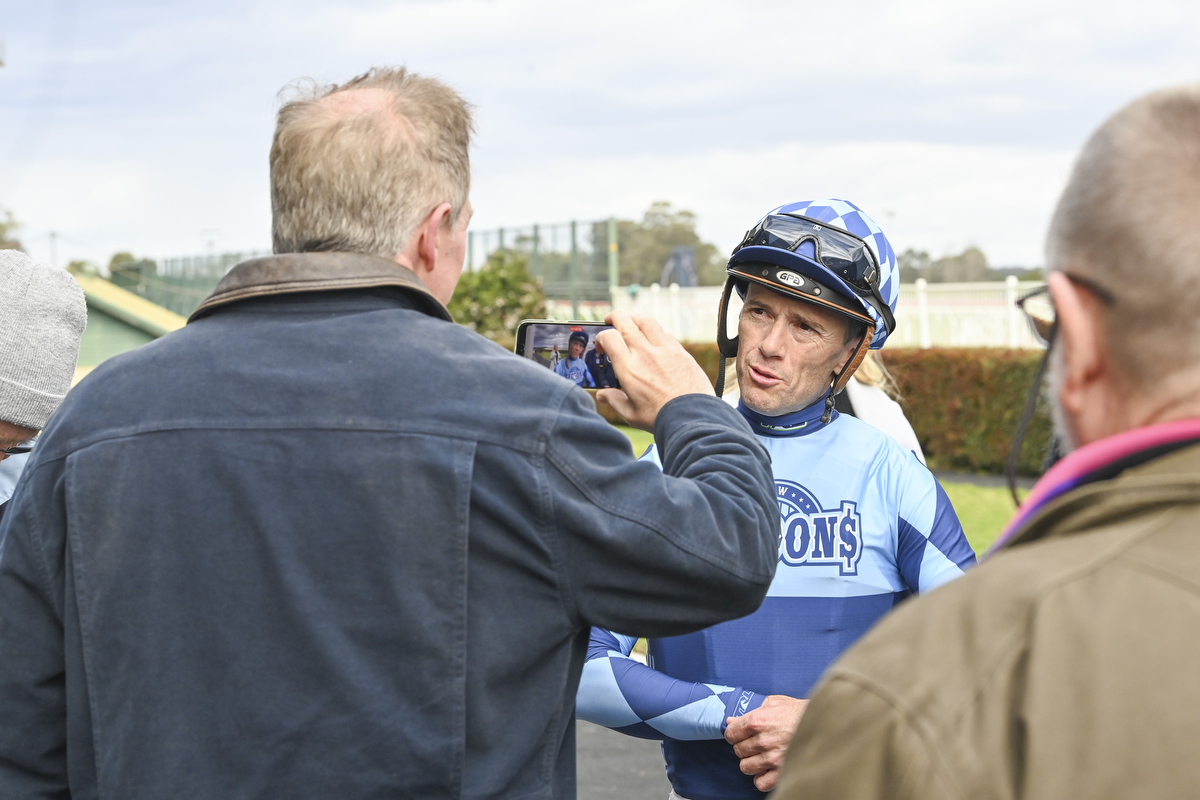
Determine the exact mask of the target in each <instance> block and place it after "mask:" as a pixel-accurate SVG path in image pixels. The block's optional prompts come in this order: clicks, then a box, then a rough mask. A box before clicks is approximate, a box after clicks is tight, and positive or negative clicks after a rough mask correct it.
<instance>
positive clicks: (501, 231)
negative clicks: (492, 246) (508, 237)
mask: <svg viewBox="0 0 1200 800" xmlns="http://www.w3.org/2000/svg"><path fill="white" fill-rule="evenodd" d="M496 249H497V250H503V249H504V228H501V229H500V246H499V247H497V248H496Z"/></svg>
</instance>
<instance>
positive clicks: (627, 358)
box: [596, 311, 715, 431]
mask: <svg viewBox="0 0 1200 800" xmlns="http://www.w3.org/2000/svg"><path fill="white" fill-rule="evenodd" d="M604 321H605V322H606V323H608V324H609V325H612V326H613V328H614V330H606V331H602V332H601V333H599V334H597V336H596V339H597V340H599V341H600V343H601V344H602V345H603V346H604V351H605V352H606V353H608V357H609V359H611V361H612V365H613V370H614V371H615V372H616V374H617V379H618V381H619V382H620V384H621V388H620V389H601V390H600V391H599V392H598V393H597V396H598V397H599V398H600V402H602V403H607V404H608V405H610V406H612V407H613V409H614V410H615V411H616V412H617V413H618V414H620V415H621V416H622V417H624V418H625V419H626V420H627V421H628V422H629V424H630V425H632V426H634V427H635V428H641V429H642V430H646V431H653V430H654V421H655V420H656V419H657V418H658V412H659V411H660V410H662V407H663V406H665V405H666V404H667V403H668V402H669V401H671V400H674V399H675V398H676V397H680V396H682V395H685V394H707V395H709V396H710V397H711V396H713V395H714V394H715V392H713V387H712V384H711V383H710V382H709V380H708V376H707V375H705V374H704V370H703V369H701V368H700V365H699V364H697V363H696V359H694V358H692V357H691V355H690V354H689V353H688V352H687V351H686V350H684V349H683V345H681V344H680V343H679V342H678V341H677V340H676V339H675V338H674V337H672V336H671V335H670V334H668V333H667V332H666V331H664V330H663V327H662V326H661V325H659V324H658V321H657V320H655V319H654V318H653V317H647V316H643V315H640V314H639V315H631V314H628V313H626V312H624V311H613V312H612V313H610V314H609V315H608V316H607V317H605V318H604Z"/></svg>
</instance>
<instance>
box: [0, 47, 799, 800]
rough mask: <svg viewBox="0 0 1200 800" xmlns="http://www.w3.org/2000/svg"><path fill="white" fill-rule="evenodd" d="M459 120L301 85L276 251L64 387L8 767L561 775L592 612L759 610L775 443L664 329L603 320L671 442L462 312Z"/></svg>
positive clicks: (2, 561)
mask: <svg viewBox="0 0 1200 800" xmlns="http://www.w3.org/2000/svg"><path fill="white" fill-rule="evenodd" d="M470 129H471V122H470V116H469V112H468V110H467V106H466V104H465V103H464V102H463V101H462V100H461V98H459V97H458V96H457V95H456V94H454V93H453V92H452V91H450V90H449V89H447V88H446V87H445V86H443V85H442V84H440V83H438V82H436V81H433V80H428V79H423V78H419V77H417V76H415V75H413V74H411V73H407V72H405V71H404V70H377V71H372V72H371V73H368V74H367V75H364V76H362V77H360V78H357V79H355V80H353V81H350V82H349V83H347V84H345V85H343V86H341V87H329V88H326V89H317V90H315V91H312V92H310V93H308V94H307V95H304V96H301V97H299V98H297V99H295V100H293V101H292V102H289V103H287V104H286V105H284V106H283V108H282V109H281V110H280V113H279V124H278V127H277V130H276V134H275V141H274V144H273V147H272V149H271V184H272V208H273V232H274V238H275V251H276V253H277V255H275V256H272V257H268V258H263V259H258V260H254V261H249V262H246V263H243V264H240V265H238V266H237V267H235V268H234V269H233V271H232V272H231V273H230V274H229V275H228V276H227V277H226V278H225V279H224V280H223V281H222V282H221V284H220V285H219V286H218V287H217V289H216V291H215V292H214V293H213V295H212V296H211V297H209V298H208V299H207V300H206V301H205V302H204V303H202V304H201V306H200V307H199V308H198V309H197V310H196V312H195V313H194V314H193V315H192V317H191V320H190V322H189V324H188V325H187V327H186V328H184V329H183V330H181V331H178V332H176V333H173V334H171V335H169V336H166V337H164V338H162V339H160V340H158V341H156V342H153V343H151V344H149V345H146V346H145V347H142V348H139V349H138V350H135V351H133V352H131V353H128V354H125V355H124V356H121V357H118V358H114V359H112V360H110V361H109V362H107V363H105V364H104V365H102V366H101V367H99V368H98V369H97V370H95V372H94V373H93V374H92V375H90V376H89V377H88V378H87V379H86V380H85V381H83V382H82V383H81V384H80V386H79V387H77V389H76V390H75V391H74V392H72V394H71V396H70V397H69V398H68V399H67V402H66V403H65V404H64V406H63V408H62V411H61V413H60V414H58V415H57V416H56V417H55V419H54V420H53V421H52V422H51V424H50V426H49V427H48V428H47V429H46V431H45V433H44V434H43V438H42V441H41V443H40V445H39V447H38V448H37V450H35V451H34V453H33V456H32V458H31V460H30V463H29V465H28V468H27V473H26V475H25V476H24V478H23V491H22V492H20V493H19V494H18V496H17V498H16V499H15V500H14V502H13V504H12V506H13V507H12V508H10V509H9V513H8V514H7V516H6V518H5V520H4V523H3V526H2V527H0V538H2V539H3V544H2V546H0V797H6V798H7V797H14V798H16V797H50V796H54V797H65V796H73V797H120V798H123V799H124V800H138V798H156V799H157V798H164V797H174V798H186V797H197V798H217V797H222V798H233V797H237V798H249V797H271V798H275V797H287V798H290V799H291V800H302V799H303V798H334V797H337V798H342V797H345V798H368V797H413V798H418V797H419V798H433V797H471V798H483V797H522V798H533V797H542V798H549V797H570V796H572V795H573V794H574V784H575V752H574V702H573V699H574V696H575V691H576V687H577V684H578V681H579V673H580V669H581V666H582V663H583V658H584V652H585V649H586V646H587V639H588V631H589V629H590V627H591V626H592V625H600V626H604V627H608V628H615V629H618V630H622V631H630V632H632V633H636V634H641V635H650V636H665V635H671V634H679V633H684V632H687V631H692V630H696V629H699V628H703V627H706V626H708V625H712V624H714V623H716V622H720V621H722V620H726V619H730V618H733V617H736V616H740V615H743V614H747V613H749V612H751V611H753V610H754V609H755V608H757V606H758V605H759V603H760V602H761V600H762V598H763V595H764V593H765V592H766V589H767V586H768V585H769V584H770V581H771V578H772V575H773V572H774V565H775V555H776V537H777V536H778V522H777V521H776V519H775V517H776V514H777V511H776V508H775V499H774V496H773V490H772V484H771V472H770V465H769V463H768V459H767V455H766V453H765V451H764V450H763V449H762V447H761V446H760V445H759V444H757V442H756V441H755V439H754V437H753V435H752V434H751V432H750V429H749V428H748V426H747V425H746V423H745V422H744V421H743V420H742V419H741V418H740V417H739V416H738V414H737V412H735V411H734V410H733V409H731V408H729V407H728V406H726V405H725V404H724V403H722V402H720V401H719V400H717V399H716V398H715V397H713V396H712V390H711V386H710V385H709V384H708V382H707V380H706V379H705V378H704V375H703V373H702V371H701V370H700V368H699V367H698V366H697V365H696V363H695V362H694V361H693V360H691V359H690V358H689V357H688V356H687V355H686V354H685V353H684V351H683V349H682V348H681V347H680V346H679V344H678V343H677V342H674V341H673V340H671V339H670V337H668V336H666V335H665V334H664V333H663V332H662V329H661V328H660V327H658V326H657V325H655V324H654V323H653V322H652V321H649V320H644V319H642V320H638V319H632V318H630V317H628V316H627V315H614V317H613V318H612V319H611V323H612V324H614V325H615V327H616V330H613V331H608V332H605V333H604V334H601V335H602V336H603V337H604V344H605V347H606V349H607V351H608V352H609V353H610V355H611V356H612V358H613V363H614V365H615V367H616V370H617V374H618V377H619V378H620V380H621V385H622V386H623V387H624V391H616V390H607V394H606V397H605V399H606V400H607V401H608V402H610V403H612V404H613V406H614V407H615V408H617V410H619V411H620V412H621V413H623V414H624V415H625V416H626V417H627V418H628V419H630V420H631V421H632V422H634V423H635V424H639V425H642V426H644V427H648V428H653V430H654V432H655V436H656V439H657V442H658V446H659V449H660V451H661V455H662V461H663V471H662V472H660V471H659V470H658V469H657V468H656V467H655V466H654V465H653V464H647V463H639V462H637V461H635V460H634V458H633V454H632V453H631V451H630V447H629V444H628V441H627V440H626V439H625V438H624V437H623V436H622V435H621V434H620V433H619V432H617V431H616V430H615V429H613V428H612V427H610V426H608V425H607V424H606V423H605V422H604V421H603V419H601V418H600V417H599V416H598V415H597V414H596V413H595V410H594V408H593V406H592V400H591V398H589V397H588V395H587V394H586V393H585V392H584V391H582V390H581V389H579V388H578V387H575V386H573V385H571V384H570V383H569V382H568V381H565V380H563V379H562V378H560V377H558V376H556V375H554V374H553V373H552V372H551V371H549V370H546V369H544V368H543V367H540V366H538V365H536V364H534V363H532V362H529V361H526V360H523V359H521V358H518V357H517V356H515V355H512V354H510V353H507V352H505V351H504V350H502V349H501V348H499V347H497V346H495V345H494V344H491V343H489V342H487V341H486V340H484V339H483V338H481V337H480V336H478V335H476V334H474V333H472V332H471V331H469V330H467V329H466V328H464V327H461V326H456V325H454V324H452V322H451V320H450V316H449V314H448V313H447V311H446V309H445V304H446V302H447V301H448V300H449V299H450V296H451V294H452V293H453V291H454V287H455V284H456V283H457V280H458V275H459V273H460V271H461V269H462V265H463V255H464V250H465V240H466V226H467V221H468V219H469V218H470V203H469V201H468V197H467V196H468V188H469V165H468V161H467V146H468V140H469V135H470Z"/></svg>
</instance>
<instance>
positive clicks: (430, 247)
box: [410, 203, 450, 278]
mask: <svg viewBox="0 0 1200 800" xmlns="http://www.w3.org/2000/svg"><path fill="white" fill-rule="evenodd" d="M449 223H450V204H449V203H442V204H441V205H439V206H438V207H437V208H435V209H433V211H430V212H429V216H428V217H426V218H425V221H424V222H422V223H421V225H420V226H419V227H418V228H417V233H416V235H415V236H414V237H413V239H414V240H415V241H414V242H413V244H414V245H415V247H412V248H410V250H413V251H414V252H413V253H412V257H413V272H415V273H417V275H419V276H420V277H421V278H424V277H425V276H426V275H428V274H429V273H430V272H433V270H434V268H435V267H436V266H437V263H438V244H439V236H438V234H439V233H440V231H441V228H442V226H443V225H449Z"/></svg>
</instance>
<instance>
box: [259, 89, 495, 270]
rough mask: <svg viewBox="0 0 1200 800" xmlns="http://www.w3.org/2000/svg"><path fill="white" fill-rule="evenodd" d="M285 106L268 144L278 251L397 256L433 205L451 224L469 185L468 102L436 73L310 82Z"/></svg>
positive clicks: (273, 232)
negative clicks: (445, 211) (446, 209)
mask: <svg viewBox="0 0 1200 800" xmlns="http://www.w3.org/2000/svg"><path fill="white" fill-rule="evenodd" d="M297 93H298V97H297V98H295V99H293V100H291V101H290V102H288V103H286V104H285V105H284V106H283V107H282V108H280V110H279V120H278V124H277V125H276V128H275V141H274V143H273V144H272V146H271V208H272V234H273V238H274V243H275V252H276V253H303V252H313V251H331V250H335V251H340V252H352V253H366V254H369V255H377V256H383V257H385V258H389V259H391V258H395V257H396V255H398V254H399V253H400V252H401V251H402V250H403V249H404V246H405V244H406V243H407V242H408V240H409V238H410V237H411V236H412V234H413V232H414V231H415V230H416V228H417V226H418V225H419V224H420V223H421V222H422V221H423V220H424V219H425V218H426V217H427V216H428V215H429V213H430V211H432V210H433V209H434V208H436V207H437V206H438V205H440V204H442V203H450V206H451V209H452V211H451V214H450V217H449V224H450V225H453V224H454V223H455V222H456V221H457V220H458V217H459V215H460V214H461V213H462V211H463V209H464V208H465V207H466V205H467V196H468V194H469V192H470V188H471V168H470V159H469V157H468V152H467V151H468V148H469V146H470V139H471V133H472V123H471V112H470V108H469V106H468V105H467V103H466V102H465V101H464V100H463V99H462V98H461V97H459V96H458V94H456V93H455V92H454V91H453V90H452V89H450V88H449V87H447V86H445V85H444V84H442V83H440V82H439V81H436V80H433V79H430V78H422V77H420V76H418V75H414V74H412V73H410V72H408V71H407V70H405V69H403V68H401V69H373V70H371V71H370V72H368V73H366V74H365V75H360V76H359V77H357V78H355V79H353V80H351V81H349V82H347V83H345V84H343V85H341V86H329V87H315V86H310V87H307V88H304V89H298V90H297Z"/></svg>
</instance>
